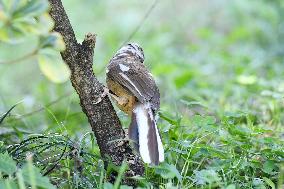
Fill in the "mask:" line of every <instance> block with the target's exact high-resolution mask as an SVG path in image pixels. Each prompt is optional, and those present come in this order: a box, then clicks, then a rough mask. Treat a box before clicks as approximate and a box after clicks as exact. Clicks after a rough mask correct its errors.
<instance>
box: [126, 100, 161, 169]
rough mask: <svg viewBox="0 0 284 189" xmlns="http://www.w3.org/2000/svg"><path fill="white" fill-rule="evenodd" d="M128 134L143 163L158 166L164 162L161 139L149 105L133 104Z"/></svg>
mask: <svg viewBox="0 0 284 189" xmlns="http://www.w3.org/2000/svg"><path fill="white" fill-rule="evenodd" d="M128 134H129V139H131V140H132V141H134V145H135V148H136V150H139V153H140V155H141V157H142V159H143V161H144V162H145V163H151V164H154V165H158V164H159V162H162V161H164V149H163V145H162V141H161V137H160V134H159V131H158V128H157V124H156V120H155V118H154V114H153V111H152V109H151V107H150V105H149V104H141V103H138V102H137V103H136V104H135V106H134V109H133V112H132V120H131V123H130V126H129V131H128Z"/></svg>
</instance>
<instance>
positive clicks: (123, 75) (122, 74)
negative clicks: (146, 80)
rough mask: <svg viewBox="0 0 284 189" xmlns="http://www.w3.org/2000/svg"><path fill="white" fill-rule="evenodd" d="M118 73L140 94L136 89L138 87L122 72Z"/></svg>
mask: <svg viewBox="0 0 284 189" xmlns="http://www.w3.org/2000/svg"><path fill="white" fill-rule="evenodd" d="M119 75H121V76H122V77H123V78H124V79H126V80H127V81H128V82H129V83H130V84H131V85H132V86H133V87H134V88H135V89H136V91H137V92H138V93H139V94H140V95H141V96H143V95H142V94H141V92H140V91H139V90H138V88H137V87H136V86H135V85H134V83H133V82H132V81H131V80H130V79H129V78H128V77H127V76H126V75H125V74H124V73H119Z"/></svg>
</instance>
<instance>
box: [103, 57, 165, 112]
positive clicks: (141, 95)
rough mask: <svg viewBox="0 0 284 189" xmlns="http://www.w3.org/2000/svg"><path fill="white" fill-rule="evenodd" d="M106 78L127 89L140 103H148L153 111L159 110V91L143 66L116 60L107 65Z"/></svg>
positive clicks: (137, 63)
mask: <svg viewBox="0 0 284 189" xmlns="http://www.w3.org/2000/svg"><path fill="white" fill-rule="evenodd" d="M131 61H135V60H131ZM107 76H108V77H109V78H111V79H112V80H114V81H116V82H118V83H119V84H120V85H122V86H124V87H125V88H126V89H128V90H129V91H130V92H131V93H133V95H134V96H135V97H137V99H138V100H139V101H140V102H141V103H146V102H150V103H151V104H152V106H153V109H154V110H157V109H159V106H160V104H159V98H160V94H159V90H158V87H157V85H156V83H155V81H154V78H153V77H152V75H151V74H150V72H149V71H148V70H147V68H146V67H145V66H144V64H142V63H140V62H131V63H127V61H126V60H116V62H114V63H112V62H111V63H110V64H109V66H108V73H107Z"/></svg>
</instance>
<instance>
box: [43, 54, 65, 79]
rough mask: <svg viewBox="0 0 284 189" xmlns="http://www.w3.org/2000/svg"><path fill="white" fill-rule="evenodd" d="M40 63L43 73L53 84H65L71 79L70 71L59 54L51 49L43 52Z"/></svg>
mask: <svg viewBox="0 0 284 189" xmlns="http://www.w3.org/2000/svg"><path fill="white" fill-rule="evenodd" d="M38 63H39V67H40V70H41V71H42V73H43V74H44V75H45V76H46V77H47V78H48V79H49V80H51V81H52V82H55V83H63V82H65V81H67V80H68V79H69V77H70V70H69V68H68V67H67V65H66V64H65V63H64V62H63V61H62V58H61V56H60V54H59V52H56V51H53V50H51V49H45V50H41V51H40V53H39V55H38Z"/></svg>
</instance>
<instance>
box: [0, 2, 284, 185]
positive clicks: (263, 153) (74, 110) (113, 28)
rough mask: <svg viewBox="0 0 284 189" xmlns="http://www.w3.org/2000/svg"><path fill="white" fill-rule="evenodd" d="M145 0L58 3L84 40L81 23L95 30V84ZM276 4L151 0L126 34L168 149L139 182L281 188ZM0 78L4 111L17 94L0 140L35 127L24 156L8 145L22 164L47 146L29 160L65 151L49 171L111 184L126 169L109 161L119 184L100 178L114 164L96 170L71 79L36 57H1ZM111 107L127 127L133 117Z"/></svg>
mask: <svg viewBox="0 0 284 189" xmlns="http://www.w3.org/2000/svg"><path fill="white" fill-rule="evenodd" d="M152 3H153V1H150V0H147V1H143V2H140V1H133V2H129V1H126V0H123V1H114V0H109V1H92V0H85V1H71V0H70V1H69V0H68V1H67V0H66V1H64V6H65V8H66V11H67V13H68V15H69V17H70V20H71V23H72V25H73V27H74V30H75V33H76V36H77V37H78V38H79V39H83V38H84V35H85V34H86V33H87V32H94V33H97V34H98V39H97V46H96V49H95V55H94V72H95V73H96V74H97V76H98V78H99V80H100V81H102V82H104V81H105V74H104V71H105V66H106V64H107V63H108V61H109V59H110V58H111V57H112V55H113V54H114V52H115V51H116V50H117V49H118V48H119V47H120V45H121V44H122V43H123V42H124V41H125V40H126V39H127V38H128V37H129V35H130V34H131V33H132V31H133V30H134V29H135V28H136V27H137V25H139V24H140V21H141V19H143V17H144V15H145V13H146V12H147V9H148V8H150V7H151V4H152ZM283 10H284V5H283V3H282V1H280V0H278V1H277V0H275V1H266V0H261V1H257V0H252V1H246V0H233V1H226V0H220V1H214V2H210V3H209V2H208V1H203V0H202V1H198V2H197V1H196V2H195V1H173V0H166V1H158V3H157V5H156V6H155V8H154V9H153V11H152V12H151V14H150V15H149V17H148V18H147V19H146V20H145V22H143V23H142V25H141V27H140V29H139V30H138V32H137V33H136V34H135V35H134V37H133V39H131V41H135V42H138V43H139V44H141V46H142V47H143V48H144V51H145V56H146V64H147V66H148V67H149V68H150V70H151V71H152V73H153V75H154V76H155V78H156V81H157V84H158V86H159V88H160V91H161V111H160V120H159V123H158V125H159V128H160V131H161V134H162V138H163V144H164V146H165V156H166V161H165V162H164V163H162V164H161V165H160V166H158V167H147V169H146V174H145V176H144V177H142V178H137V180H139V182H140V187H141V188H158V187H159V188H204V189H205V188H224V189H234V188H279V189H280V188H283V185H284V183H283V182H284V127H283V125H284V116H283V115H284V104H283V92H284V78H283V76H284V64H283V63H284V51H283V49H284V46H283V39H284V32H283V31H284V30H283V25H284V22H283ZM118 15H119V16H118ZM30 46H31V47H32V46H33V45H32V44H30ZM31 47H30V48H31ZM19 48H22V49H23V48H24V49H28V48H27V47H26V46H24V47H21V46H19ZM22 51H23V50H19V52H22ZM1 56H2V55H1V52H0V57H1ZM0 75H1V76H0V112H2V113H5V112H6V111H8V110H9V108H11V107H12V106H13V105H14V104H16V103H17V102H19V101H21V100H23V102H22V103H20V104H18V105H17V106H16V107H15V108H14V109H13V110H12V113H11V114H10V115H9V116H8V117H7V118H6V119H5V120H4V122H3V123H2V124H1V125H0V140H2V141H3V142H4V144H3V146H1V148H0V149H2V148H3V149H6V147H7V146H8V145H10V144H16V143H21V142H22V141H24V140H25V139H27V138H29V137H34V136H41V137H39V138H40V139H39V140H37V142H34V143H27V144H26V143H25V141H24V142H22V143H21V144H22V145H23V144H25V145H24V146H25V148H21V150H23V151H22V152H23V153H22V154H20V156H19V154H17V156H16V155H15V154H13V153H12V148H11V147H10V148H8V152H10V154H11V156H12V157H14V160H16V161H17V162H18V163H19V164H21V165H24V164H25V153H24V152H27V151H32V152H33V153H35V154H37V153H38V152H39V151H40V150H43V149H45V147H47V148H46V151H44V150H43V152H45V153H43V154H38V156H35V157H34V163H36V161H37V160H40V159H44V157H45V158H47V157H50V158H51V160H52V161H56V159H57V158H58V156H56V154H61V153H62V152H63V151H67V152H68V154H69V155H68V156H64V157H63V158H62V160H61V161H60V162H59V164H58V167H56V169H54V171H52V172H51V173H50V174H48V177H49V180H50V181H51V183H53V184H58V183H60V184H61V185H60V186H61V187H63V188H88V187H89V188H92V187H94V188H112V187H116V188H117V187H118V185H119V183H120V181H121V180H120V179H121V178H123V170H124V169H126V167H125V166H122V167H121V168H120V167H115V166H111V168H113V169H116V170H117V171H120V172H121V173H122V174H121V177H119V178H118V180H117V182H116V183H115V184H114V186H113V185H111V184H110V183H107V182H106V180H105V178H106V176H107V174H108V173H109V170H107V171H105V170H104V169H103V162H102V160H101V158H100V155H99V150H98V147H97V145H96V142H95V138H94V136H93V135H92V134H89V133H91V128H90V127H89V125H88V122H87V119H86V117H85V115H84V114H83V113H82V112H81V108H80V106H79V99H78V96H77V95H76V94H75V93H74V92H73V88H72V86H71V85H70V83H69V82H66V83H63V84H54V83H52V82H50V81H49V80H48V79H46V78H45V77H44V76H43V75H42V73H41V72H40V70H39V68H38V65H37V64H36V61H35V60H34V59H30V60H26V61H24V62H20V63H16V64H11V65H0ZM58 99H59V100H58ZM53 101H55V102H54V103H51V102H53ZM35 110H40V111H36V112H33V111H35ZM29 112H33V113H32V114H29V115H25V114H28V113H29ZM118 114H119V116H120V118H121V120H122V122H123V125H124V126H125V127H127V123H128V122H129V118H128V117H127V116H125V115H124V114H123V113H122V112H118ZM23 115H24V116H23ZM54 133H58V134H54ZM30 134H33V135H31V136H30ZM34 134H38V135H34ZM38 145H40V146H38ZM3 151H5V150H3ZM0 161H1V158H0ZM48 162H49V161H46V162H41V163H39V164H36V166H38V167H39V168H41V169H42V171H41V174H44V173H45V172H46V171H48V170H49V168H51V167H50V164H48ZM78 162H81V164H79V166H78ZM46 165H48V166H46ZM45 166H46V167H45ZM81 167H83V169H81ZM43 168H44V169H43ZM1 172H2V173H1V174H2V175H4V173H3V170H1ZM5 174H6V173H5ZM18 175H19V176H18ZM20 176H21V173H20V172H17V173H16V175H11V176H10V177H9V179H10V180H12V181H13V182H16V181H17V180H19V181H20V180H21V179H19V178H21V177H20ZM1 178H2V177H1ZM13 179H14V180H13ZM3 180H7V179H6V177H5V176H4V177H3V179H1V182H0V183H2V181H3ZM3 182H6V183H7V182H8V181H3ZM23 182H24V183H25V184H27V183H26V180H25V179H23V181H21V182H20V183H23ZM120 188H127V187H126V186H121V187H120Z"/></svg>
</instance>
